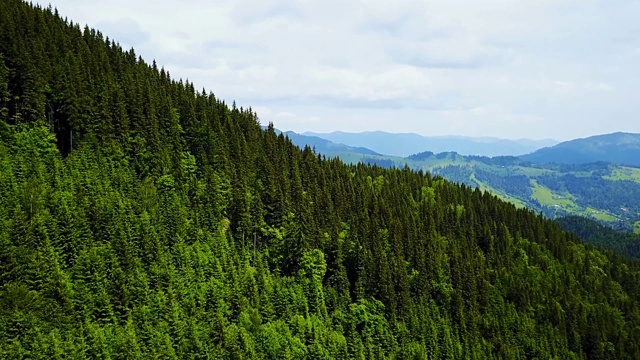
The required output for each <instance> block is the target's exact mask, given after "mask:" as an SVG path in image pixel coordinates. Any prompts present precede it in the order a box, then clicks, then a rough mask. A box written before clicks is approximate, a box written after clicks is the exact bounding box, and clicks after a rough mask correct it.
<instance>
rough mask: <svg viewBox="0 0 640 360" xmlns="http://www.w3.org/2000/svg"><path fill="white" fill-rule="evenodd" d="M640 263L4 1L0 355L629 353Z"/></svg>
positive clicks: (638, 352)
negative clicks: (326, 151) (296, 127)
mask: <svg viewBox="0 0 640 360" xmlns="http://www.w3.org/2000/svg"><path fill="white" fill-rule="evenodd" d="M639 300H640V266H638V263H637V262H634V261H631V260H627V259H624V258H619V257H617V256H616V255H613V254H611V253H605V252H601V251H598V250H596V249H593V248H591V247H589V246H585V245H583V244H582V243H581V242H580V241H579V239H578V238H577V237H575V236H573V235H569V234H568V233H565V232H563V231H562V230H561V229H560V228H559V227H558V226H557V225H556V224H555V223H553V222H552V221H549V220H545V219H544V218H542V217H541V216H538V215H536V214H535V213H533V212H531V211H529V210H526V209H516V208H515V207H514V206H513V205H511V204H509V203H506V202H503V201H501V200H499V199H498V198H496V197H494V196H492V195H489V194H488V193H483V192H482V191H480V190H478V189H476V190H472V189H471V188H469V187H467V186H464V185H454V184H451V183H449V182H447V181H445V180H443V179H442V178H439V177H432V176H431V175H428V174H425V173H422V172H415V171H412V170H410V169H409V168H405V169H400V170H389V169H383V168H380V167H375V166H374V167H372V166H365V165H352V166H351V165H345V164H344V163H342V162H341V161H340V160H337V159H333V160H327V159H324V158H322V157H321V156H318V155H317V154H315V153H314V152H313V151H312V150H311V149H310V148H308V147H307V148H305V149H303V150H301V149H299V148H298V147H296V146H294V145H293V144H292V143H291V141H289V140H288V139H287V138H285V137H284V136H283V135H276V133H275V132H274V129H273V126H271V125H270V126H269V128H268V129H267V130H266V131H264V130H262V129H261V127H260V124H259V121H258V116H257V115H256V114H255V113H254V112H253V111H252V110H251V109H250V108H249V109H247V108H242V107H237V106H236V105H235V104H233V105H231V106H228V105H227V104H225V103H224V102H222V101H220V100H218V99H217V98H216V97H215V96H214V95H213V94H212V93H210V92H207V91H206V90H202V91H196V90H195V89H194V86H193V84H192V83H190V82H187V81H182V80H176V78H173V77H171V76H170V75H169V74H168V72H167V71H165V70H164V69H162V68H160V67H158V66H157V65H156V64H155V63H151V64H148V63H146V62H145V61H144V60H142V59H141V58H139V57H138V56H137V55H136V54H135V52H134V51H133V50H126V51H125V50H123V49H122V48H120V47H119V46H118V45H117V43H114V42H112V41H111V40H110V39H108V38H107V37H106V36H105V35H103V34H101V33H99V32H98V31H95V30H91V29H88V28H84V29H83V28H81V27H79V26H78V25H77V24H75V23H72V22H71V21H70V20H63V19H62V18H61V17H59V16H58V15H57V14H56V12H55V10H52V9H41V8H37V7H33V6H31V5H28V4H25V3H23V2H21V1H19V0H3V1H0V358H3V359H5V358H6V359H14V358H16V359H20V358H43V359H57V358H96V359H97V358H100V359H109V358H112V359H116V358H117V359H121V358H122V359H141V358H163V359H184V358H198V359H205V358H214V359H215V358H224V359H301V358H308V359H350V358H355V359H440V358H443V359H490V358H496V359H525V358H529V359H534V358H538V359H550V358H556V359H581V358H591V359H611V358H616V359H638V358H640V307H639Z"/></svg>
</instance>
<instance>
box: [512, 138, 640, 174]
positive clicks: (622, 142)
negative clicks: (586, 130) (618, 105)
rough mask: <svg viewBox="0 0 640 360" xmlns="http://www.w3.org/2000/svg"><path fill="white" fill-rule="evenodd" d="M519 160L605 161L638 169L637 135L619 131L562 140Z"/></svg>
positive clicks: (540, 161) (581, 162)
mask: <svg viewBox="0 0 640 360" xmlns="http://www.w3.org/2000/svg"><path fill="white" fill-rule="evenodd" d="M521 158H522V159H523V160H526V161H531V162H537V163H558V164H585V163H593V162H597V161H605V162H610V163H616V164H623V165H631V166H640V134H632V133H622V132H619V133H612V134H606V135H597V136H592V137H588V138H584V139H576V140H571V141H566V142H562V143H560V144H557V145H555V146H552V147H548V148H544V149H540V150H537V151H535V152H533V153H531V154H527V155H524V156H521Z"/></svg>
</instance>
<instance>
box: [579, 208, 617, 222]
mask: <svg viewBox="0 0 640 360" xmlns="http://www.w3.org/2000/svg"><path fill="white" fill-rule="evenodd" d="M587 214H588V215H589V216H591V217H593V218H594V219H596V220H600V221H616V220H618V218H616V217H615V216H613V215H611V214H610V213H609V212H607V211H602V210H598V209H594V208H587Z"/></svg>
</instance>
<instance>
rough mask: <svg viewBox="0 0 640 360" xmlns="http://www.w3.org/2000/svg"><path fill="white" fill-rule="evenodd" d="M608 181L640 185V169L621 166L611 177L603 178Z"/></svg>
mask: <svg viewBox="0 0 640 360" xmlns="http://www.w3.org/2000/svg"><path fill="white" fill-rule="evenodd" d="M603 178H604V179H607V180H631V181H635V182H637V183H640V169H638V168H632V167H626V166H621V167H619V168H616V169H614V170H613V171H612V172H611V175H607V176H603Z"/></svg>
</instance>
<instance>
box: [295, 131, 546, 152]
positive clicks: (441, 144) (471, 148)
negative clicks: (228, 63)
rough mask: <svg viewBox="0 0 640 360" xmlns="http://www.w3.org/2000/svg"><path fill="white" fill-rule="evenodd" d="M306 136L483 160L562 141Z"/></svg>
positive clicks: (380, 149) (366, 134)
mask: <svg viewBox="0 0 640 360" xmlns="http://www.w3.org/2000/svg"><path fill="white" fill-rule="evenodd" d="M302 135H307V136H315V137H320V138H323V139H327V140H330V141H332V142H334V143H341V144H346V145H349V146H358V147H364V148H368V149H371V150H373V151H375V152H377V153H380V154H385V155H391V156H401V157H405V156H409V155H412V154H416V153H420V152H423V151H432V152H434V153H440V152H447V151H455V152H457V153H459V154H462V155H480V156H504V155H523V154H527V153H531V152H533V151H535V150H538V149H540V148H543V147H547V146H552V145H556V144H557V143H558V141H556V140H552V139H545V140H532V139H517V140H509V139H500V138H493V137H477V138H476V137H465V136H422V135H419V134H414V133H388V132H384V131H367V132H361V133H349V132H341V131H336V132H332V133H314V132H304V133H302Z"/></svg>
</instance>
